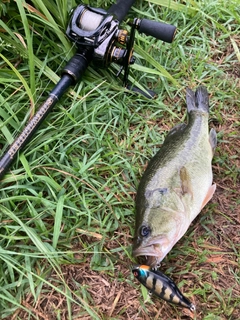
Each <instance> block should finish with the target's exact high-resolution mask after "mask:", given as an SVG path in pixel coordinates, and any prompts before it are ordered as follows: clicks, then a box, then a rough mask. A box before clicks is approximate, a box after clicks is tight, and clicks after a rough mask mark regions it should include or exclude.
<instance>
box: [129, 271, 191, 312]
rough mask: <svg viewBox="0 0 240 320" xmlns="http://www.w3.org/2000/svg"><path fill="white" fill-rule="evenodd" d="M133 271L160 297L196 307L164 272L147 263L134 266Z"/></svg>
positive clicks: (184, 305)
mask: <svg viewBox="0 0 240 320" xmlns="http://www.w3.org/2000/svg"><path fill="white" fill-rule="evenodd" d="M132 272H133V275H134V276H135V277H136V278H137V279H138V281H139V282H141V284H143V285H144V286H145V287H146V288H147V289H148V290H149V291H150V292H151V293H153V294H155V295H156V296H158V297H159V298H161V299H163V300H165V301H167V302H170V303H173V304H176V305H178V306H181V307H184V308H188V309H189V310H190V311H194V310H195V309H196V308H195V305H194V304H193V303H191V302H190V301H189V300H188V299H187V298H186V297H184V295H183V294H182V293H181V292H180V290H179V289H178V287H177V286H176V284H175V283H174V282H173V280H171V279H170V278H168V277H167V276H166V275H165V274H163V273H162V272H160V271H158V270H155V269H152V268H151V267H149V266H145V265H136V266H134V267H133V269H132Z"/></svg>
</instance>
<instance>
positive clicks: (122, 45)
mask: <svg viewBox="0 0 240 320" xmlns="http://www.w3.org/2000/svg"><path fill="white" fill-rule="evenodd" d="M133 3H134V0H117V3H116V4H113V5H112V6H111V7H110V8H109V10H108V11H105V10H102V9H99V8H92V7H89V6H87V5H79V6H78V7H77V8H76V9H75V10H73V11H72V14H71V19H70V22H69V25H68V27H67V31H66V33H67V36H68V37H69V39H70V40H71V41H73V42H74V43H75V44H76V46H77V52H76V54H75V55H74V56H73V57H72V58H71V59H70V60H69V62H68V63H67V65H66V66H65V68H64V70H63V73H62V77H61V79H60V80H59V82H58V83H57V84H56V86H55V87H54V89H53V90H52V91H51V92H50V94H49V96H48V98H47V99H46V101H45V102H44V103H43V104H42V105H41V106H40V108H39V109H38V111H37V112H36V114H35V115H34V117H33V118H32V119H31V120H30V121H29V122H28V124H27V125H26V127H25V128H24V129H23V131H22V133H21V134H20V135H19V136H18V137H17V138H16V140H15V141H14V142H13V143H12V145H11V146H10V147H9V148H8V150H7V151H6V153H5V154H4V155H3V156H2V158H1V159H0V179H1V178H2V177H3V176H4V174H5V173H6V171H7V169H8V167H9V166H10V165H11V164H12V162H13V161H14V160H15V158H16V156H17V153H18V151H20V150H22V149H23V148H24V146H25V145H26V144H27V143H28V142H29V141H30V140H31V137H32V136H33V134H34V133H35V132H36V131H37V129H38V128H39V126H40V124H41V123H42V122H43V121H44V119H45V118H46V116H47V115H48V113H49V112H50V111H51V109H52V108H53V106H54V105H55V104H56V103H57V102H58V100H59V99H60V98H61V96H62V95H63V94H64V92H65V91H66V90H67V89H68V88H69V87H70V86H71V85H73V84H76V83H77V82H78V81H79V80H80V79H81V77H82V75H83V73H84V71H85V70H86V68H87V67H88V65H89V63H90V62H93V63H95V65H96V66H97V67H102V68H106V67H108V66H109V65H110V64H111V63H116V64H118V65H120V70H119V72H118V73H117V76H119V75H120V74H121V72H122V71H124V75H123V83H124V86H125V87H127V88H128V89H130V90H132V91H136V92H140V93H142V94H143V95H145V96H146V97H148V98H154V97H155V93H154V92H153V91H151V90H146V92H143V91H142V90H140V89H138V88H136V87H134V86H132V85H129V83H128V73H129V66H130V65H131V64H133V63H134V61H135V58H134V56H133V44H134V37H135V31H136V30H138V31H139V32H142V33H145V34H146V35H151V36H153V37H155V38H157V39H160V40H163V41H165V42H169V43H171V42H172V40H173V38H174V34H175V30H176V28H175V27H174V26H172V25H169V24H165V23H160V22H156V21H151V20H147V19H142V20H141V19H137V18H135V19H134V20H133V22H132V23H131V32H130V36H128V33H127V31H126V30H122V29H119V24H120V22H121V21H122V20H123V19H124V17H125V16H126V15H127V13H128V11H129V9H130V8H131V6H132V5H133Z"/></svg>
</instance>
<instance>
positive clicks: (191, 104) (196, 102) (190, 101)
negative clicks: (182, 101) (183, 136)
mask: <svg viewBox="0 0 240 320" xmlns="http://www.w3.org/2000/svg"><path fill="white" fill-rule="evenodd" d="M186 100H187V110H188V112H190V111H193V110H195V111H196V110H200V111H203V112H207V113H208V112H209V99H208V91H207V88H206V87H203V86H200V87H198V88H197V90H196V92H194V91H192V90H191V89H189V88H187V95H186Z"/></svg>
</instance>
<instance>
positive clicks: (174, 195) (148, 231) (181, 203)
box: [133, 86, 217, 267]
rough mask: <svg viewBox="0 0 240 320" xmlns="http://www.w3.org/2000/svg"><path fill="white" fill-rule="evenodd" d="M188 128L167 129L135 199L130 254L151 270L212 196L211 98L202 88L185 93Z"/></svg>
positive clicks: (212, 136)
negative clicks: (134, 221) (166, 133)
mask: <svg viewBox="0 0 240 320" xmlns="http://www.w3.org/2000/svg"><path fill="white" fill-rule="evenodd" d="M186 102H187V112H188V124H184V123H182V124H180V125H177V126H176V127H174V128H173V129H171V130H170V132H169V133H168V135H167V137H166V139H165V141H164V143H163V145H162V147H161V148H160V150H159V151H158V153H157V154H156V155H155V156H154V157H153V158H152V159H151V160H150V162H149V164H148V166H147V169H146V170H145V172H144V174H143V176H142V178H141V180H140V183H139V187H138V191H137V196H136V226H135V237H134V240H133V256H134V257H137V256H144V257H146V264H148V265H150V266H152V267H155V266H156V265H158V264H159V263H160V262H161V261H162V259H163V258H164V257H165V256H166V254H167V253H168V252H169V251H170V250H171V249H172V247H173V246H174V245H175V243H176V242H177V241H178V240H179V239H180V238H181V237H182V236H183V235H184V234H185V232H186V231H187V229H188V227H189V225H190V223H191V222H192V221H193V219H194V218H195V217H196V216H197V215H198V214H199V212H200V211H201V210H202V208H203V207H204V206H205V205H206V204H207V203H208V201H209V200H210V199H211V198H212V196H213V194H214V192H215V189H216V185H215V184H212V179H213V175H212V165H211V162H212V158H213V154H214V150H215V147H216V144H217V136H216V132H215V130H214V129H211V131H210V133H209V128H208V118H209V98H208V92H207V89H206V88H205V87H202V86H200V87H198V88H197V90H196V92H193V91H192V90H190V89H187V94H186Z"/></svg>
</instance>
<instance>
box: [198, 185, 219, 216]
mask: <svg viewBox="0 0 240 320" xmlns="http://www.w3.org/2000/svg"><path fill="white" fill-rule="evenodd" d="M215 190H216V183H214V184H213V185H211V187H210V188H209V189H208V192H207V194H206V197H205V199H204V200H203V203H202V207H201V210H202V208H203V207H204V206H205V205H206V204H207V203H208V201H210V200H211V199H212V196H213V194H214V192H215Z"/></svg>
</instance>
